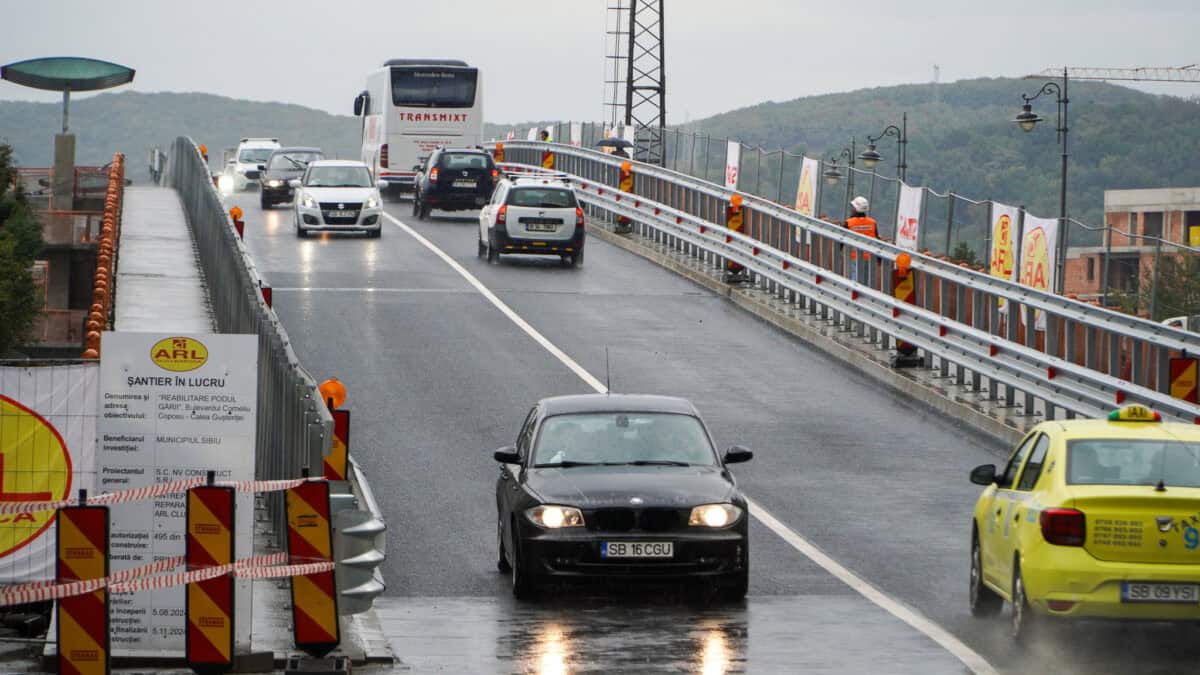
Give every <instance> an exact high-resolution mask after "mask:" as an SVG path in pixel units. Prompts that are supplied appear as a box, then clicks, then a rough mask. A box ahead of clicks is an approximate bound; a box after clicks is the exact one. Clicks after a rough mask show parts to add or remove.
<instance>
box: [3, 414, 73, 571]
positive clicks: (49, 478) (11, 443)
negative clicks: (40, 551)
mask: <svg viewBox="0 0 1200 675" xmlns="http://www.w3.org/2000/svg"><path fill="white" fill-rule="evenodd" d="M0 420H2V421H3V424H4V433H3V434H0V502H4V503H13V502H46V501H53V500H58V499H66V497H67V495H68V494H69V493H70V491H71V456H70V454H69V453H68V452H67V445H66V443H64V442H63V439H62V436H60V435H59V433H58V430H57V429H55V428H54V426H53V425H52V424H50V423H49V422H47V421H46V420H45V419H43V418H42V416H41V415H38V414H37V413H36V412H34V411H32V410H30V409H29V408H26V407H25V406H23V405H21V404H20V403H18V402H17V401H14V400H13V399H11V398H8V397H7V396H4V395H0ZM6 469H7V473H6V472H5V470H6ZM9 474H11V475H9ZM54 513H55V512H54V511H39V512H37V513H17V514H12V515H0V558H3V557H4V556H6V555H8V554H9V553H12V552H13V551H16V550H17V549H19V548H21V547H23V546H25V545H26V544H28V543H29V542H31V541H33V540H34V539H36V538H37V536H38V535H40V534H41V533H42V532H43V531H44V530H45V529H46V528H47V527H49V526H50V523H51V522H53V520H54Z"/></svg>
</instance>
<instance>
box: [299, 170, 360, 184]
mask: <svg viewBox="0 0 1200 675" xmlns="http://www.w3.org/2000/svg"><path fill="white" fill-rule="evenodd" d="M304 184H305V185H308V186H309V187H371V174H370V173H369V172H368V171H367V167H365V166H314V167H312V168H310V169H309V170H308V179H307V180H306V181H305V183H304Z"/></svg>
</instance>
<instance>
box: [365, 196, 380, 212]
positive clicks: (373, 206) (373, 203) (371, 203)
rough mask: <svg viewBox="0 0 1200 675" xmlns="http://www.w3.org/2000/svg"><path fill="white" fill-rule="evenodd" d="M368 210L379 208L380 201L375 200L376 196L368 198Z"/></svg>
mask: <svg viewBox="0 0 1200 675" xmlns="http://www.w3.org/2000/svg"><path fill="white" fill-rule="evenodd" d="M367 208H368V209H376V208H379V200H378V199H376V198H375V195H371V196H370V197H367Z"/></svg>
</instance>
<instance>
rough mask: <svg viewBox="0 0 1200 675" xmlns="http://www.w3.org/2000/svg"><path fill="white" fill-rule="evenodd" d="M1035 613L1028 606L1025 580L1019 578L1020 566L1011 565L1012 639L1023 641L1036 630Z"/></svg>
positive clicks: (1027, 639) (1036, 618) (1026, 640)
mask: <svg viewBox="0 0 1200 675" xmlns="http://www.w3.org/2000/svg"><path fill="white" fill-rule="evenodd" d="M1037 620H1038V617H1037V614H1035V613H1034V612H1033V608H1031V607H1030V606H1029V598H1028V597H1027V596H1026V595H1025V580H1024V579H1022V578H1021V567H1020V565H1017V564H1015V563H1014V565H1013V585H1012V626H1011V633H1012V638H1013V641H1015V642H1017V643H1025V642H1028V641H1029V638H1030V636H1031V635H1033V634H1034V633H1035V632H1036V628H1035V625H1036V624H1037Z"/></svg>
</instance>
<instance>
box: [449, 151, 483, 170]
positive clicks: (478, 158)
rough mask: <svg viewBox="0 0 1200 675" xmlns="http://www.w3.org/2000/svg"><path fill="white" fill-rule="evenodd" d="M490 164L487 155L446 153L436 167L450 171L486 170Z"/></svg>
mask: <svg viewBox="0 0 1200 675" xmlns="http://www.w3.org/2000/svg"><path fill="white" fill-rule="evenodd" d="M490 164H491V159H490V158H489V157H488V156H487V155H480V154H478V153H474V152H471V153H455V152H447V153H445V154H443V155H442V159H441V160H440V161H439V162H438V166H440V167H441V168H443V169H449V170H451V171H455V170H458V169H487V168H489V165H490Z"/></svg>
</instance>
